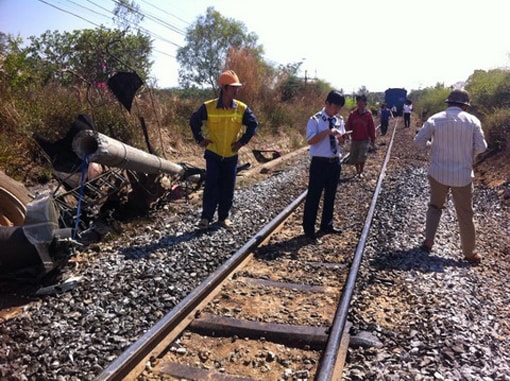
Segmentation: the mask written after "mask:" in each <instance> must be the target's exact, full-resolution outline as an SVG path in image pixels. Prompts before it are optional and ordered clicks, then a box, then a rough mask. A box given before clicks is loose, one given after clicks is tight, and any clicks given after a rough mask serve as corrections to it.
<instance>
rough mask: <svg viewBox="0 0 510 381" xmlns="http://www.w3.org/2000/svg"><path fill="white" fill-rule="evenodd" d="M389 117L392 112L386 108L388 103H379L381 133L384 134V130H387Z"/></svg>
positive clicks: (391, 115)
mask: <svg viewBox="0 0 510 381" xmlns="http://www.w3.org/2000/svg"><path fill="white" fill-rule="evenodd" d="M390 118H393V113H392V112H391V110H390V109H389V108H388V105H387V104H386V103H383V104H382V105H381V116H380V119H381V135H382V136H384V135H386V132H388V126H389V124H390Z"/></svg>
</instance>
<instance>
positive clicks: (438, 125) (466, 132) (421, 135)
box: [414, 90, 487, 263]
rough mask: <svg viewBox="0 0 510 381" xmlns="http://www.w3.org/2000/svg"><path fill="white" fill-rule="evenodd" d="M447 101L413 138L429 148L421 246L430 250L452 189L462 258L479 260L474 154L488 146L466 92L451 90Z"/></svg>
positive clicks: (472, 260)
mask: <svg viewBox="0 0 510 381" xmlns="http://www.w3.org/2000/svg"><path fill="white" fill-rule="evenodd" d="M446 103H447V104H448V108H447V109H446V110H444V111H441V112H439V113H437V114H434V115H432V116H431V117H430V118H429V119H427V121H426V122H425V123H424V124H423V127H422V128H421V129H420V131H419V132H418V134H417V135H416V136H415V138H414V141H415V143H416V144H417V145H418V146H420V147H422V148H427V147H429V148H430V167H429V172H428V178H429V183H430V202H429V207H428V210H427V221H426V226H425V241H423V244H422V249H423V250H425V251H427V252H430V250H431V249H432V246H433V244H434V237H435V235H436V231H437V228H438V226H439V221H440V219H441V214H442V210H443V209H444V208H445V204H446V197H447V195H448V192H449V191H450V190H451V192H452V196H453V202H454V205H455V210H456V212H457V219H458V221H459V233H460V241H461V247H462V252H463V254H464V258H465V259H466V260H467V261H469V262H471V263H478V262H480V261H481V255H480V254H479V253H477V252H475V225H474V221H473V214H474V212H473V202H472V201H473V177H474V173H473V162H474V159H475V157H476V155H478V154H479V153H482V152H484V151H485V150H486V149H487V142H486V141H485V137H484V133H483V130H482V125H481V123H480V120H479V119H478V118H477V117H475V116H474V115H472V114H470V113H468V112H467V111H466V110H467V109H468V107H469V106H470V101H469V94H468V93H467V92H466V91H464V90H453V91H452V92H451V93H450V95H449V96H448V98H447V99H446Z"/></svg>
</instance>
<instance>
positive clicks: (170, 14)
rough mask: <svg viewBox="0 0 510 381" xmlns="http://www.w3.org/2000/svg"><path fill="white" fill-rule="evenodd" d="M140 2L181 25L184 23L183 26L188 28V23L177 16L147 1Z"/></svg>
mask: <svg viewBox="0 0 510 381" xmlns="http://www.w3.org/2000/svg"><path fill="white" fill-rule="evenodd" d="M141 1H142V3H145V4H147V5H149V6H151V7H153V8H155V9H157V10H158V11H160V12H163V13H165V14H167V15H168V16H172V17H174V18H176V19H177V20H179V21H181V22H182V23H184V24H185V25H186V27H188V26H189V25H190V22H188V21H186V20H184V19H182V18H180V17H179V16H176V15H174V14H173V13H170V12H168V11H166V10H164V9H163V8H160V7H158V6H156V5H154V4H151V3H150V2H149V1H147V0H141Z"/></svg>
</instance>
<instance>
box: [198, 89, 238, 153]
mask: <svg viewBox="0 0 510 381" xmlns="http://www.w3.org/2000/svg"><path fill="white" fill-rule="evenodd" d="M217 103H218V100H217V99H213V100H210V101H207V102H205V103H204V104H205V107H206V109H207V120H204V121H203V128H202V131H203V134H204V138H206V139H209V140H210V141H211V143H209V144H208V145H207V149H208V150H209V151H212V152H214V153H216V154H218V155H220V156H222V157H231V156H235V155H237V152H234V151H232V143H235V142H236V141H238V140H239V138H240V137H241V136H242V135H243V134H244V132H245V126H243V115H244V112H245V110H246V109H247V107H248V106H247V105H245V104H244V103H243V102H240V101H238V100H236V99H234V104H235V107H233V108H217V107H216V105H217Z"/></svg>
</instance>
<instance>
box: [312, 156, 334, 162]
mask: <svg viewBox="0 0 510 381" xmlns="http://www.w3.org/2000/svg"><path fill="white" fill-rule="evenodd" d="M312 160H317V161H323V162H325V163H339V162H340V158H339V157H338V156H335V157H322V156H314V157H313V158H312Z"/></svg>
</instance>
